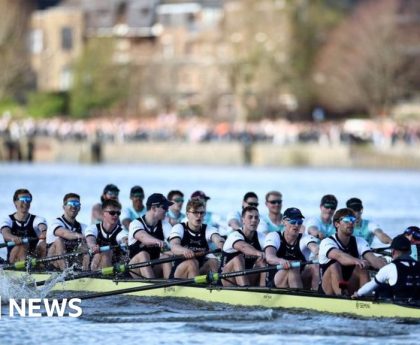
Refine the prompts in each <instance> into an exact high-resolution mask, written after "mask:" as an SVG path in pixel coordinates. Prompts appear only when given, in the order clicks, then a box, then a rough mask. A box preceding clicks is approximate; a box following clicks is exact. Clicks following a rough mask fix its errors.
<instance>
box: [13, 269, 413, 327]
mask: <svg viewBox="0 0 420 345" xmlns="http://www.w3.org/2000/svg"><path fill="white" fill-rule="evenodd" d="M7 274H11V275H13V276H16V275H22V274H24V273H22V272H16V271H14V272H11V271H10V272H7ZM49 276H50V275H49V274H47V273H33V274H32V277H33V278H34V279H35V280H36V281H42V280H45V279H47V278H48V277H49ZM159 282H160V283H161V282H162V280H159V281H157V280H156V281H154V282H150V281H144V280H138V279H111V278H105V277H99V278H98V277H95V278H93V277H88V278H78V279H74V280H68V281H64V282H60V283H57V284H56V285H55V286H54V288H53V290H54V291H61V292H64V291H74V292H83V294H87V293H88V292H95V293H101V292H107V291H117V290H123V289H127V288H133V287H140V286H147V285H149V286H150V285H151V284H155V283H159ZM128 294H129V295H134V296H148V297H171V298H184V299H194V300H200V301H203V302H208V303H225V304H229V305H235V306H250V307H265V308H284V309H293V310H309V311H314V312H320V313H331V314H340V315H351V316H356V317H375V318H410V319H411V318H412V319H420V308H419V307H418V306H413V305H407V304H397V303H393V302H391V301H384V300H381V301H375V300H372V299H350V298H346V297H331V296H325V295H320V294H317V293H312V292H307V291H305V292H303V291H297V290H290V289H276V288H263V287H221V286H213V285H208V286H203V285H197V284H192V285H188V286H179V285H174V286H170V287H165V288H159V289H150V290H145V291H137V292H130V293H128Z"/></svg>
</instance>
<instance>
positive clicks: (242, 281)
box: [222, 255, 249, 286]
mask: <svg viewBox="0 0 420 345" xmlns="http://www.w3.org/2000/svg"><path fill="white" fill-rule="evenodd" d="M244 269H245V258H244V256H243V255H237V256H235V257H234V258H233V259H232V260H230V261H229V262H228V263H227V264H226V265H225V266H224V267H223V271H222V272H223V273H226V272H235V271H243V270H244ZM222 284H223V286H232V285H238V286H248V285H249V280H248V277H247V276H245V275H243V276H238V277H235V278H229V279H222Z"/></svg>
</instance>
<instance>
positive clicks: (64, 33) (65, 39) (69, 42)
mask: <svg viewBox="0 0 420 345" xmlns="http://www.w3.org/2000/svg"><path fill="white" fill-rule="evenodd" d="M61 48H62V49H63V50H72V49H73V30H72V28H70V27H68V26H66V27H64V28H62V29H61Z"/></svg>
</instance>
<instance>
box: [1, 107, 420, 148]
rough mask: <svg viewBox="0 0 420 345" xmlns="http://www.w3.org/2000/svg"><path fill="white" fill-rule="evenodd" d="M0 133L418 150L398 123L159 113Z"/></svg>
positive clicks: (410, 128)
mask: <svg viewBox="0 0 420 345" xmlns="http://www.w3.org/2000/svg"><path fill="white" fill-rule="evenodd" d="M0 134H1V137H2V138H5V140H10V141H19V140H20V139H22V138H31V139H33V138H35V137H50V138H57V139H59V140H60V141H66V140H76V141H85V140H88V141H92V142H93V141H100V142H119V143H121V142H133V141H180V142H181V141H183V142H190V143H199V142H217V141H224V142H245V143H253V142H267V143H273V144H279V145H289V144H296V143H318V144H321V145H336V144H348V143H353V144H360V143H372V144H373V145H375V146H377V147H378V148H381V147H385V148H386V147H390V146H393V145H401V144H404V145H417V144H418V143H419V142H420V123H411V124H404V125H403V124H398V123H396V122H394V121H392V120H380V121H379V120H378V121H374V120H355V119H354V120H345V121H336V122H332V121H321V122H296V123H295V122H290V121H287V120H284V119H281V120H262V121H260V122H252V123H228V122H213V121H211V120H210V119H203V118H197V117H191V118H180V117H178V116H176V115H175V114H162V115H160V116H157V117H155V118H147V119H146V118H119V117H115V118H94V119H88V120H71V119H65V118H53V119H42V120H34V119H31V118H24V119H13V118H12V117H10V116H8V115H7V114H6V115H3V116H2V117H0Z"/></svg>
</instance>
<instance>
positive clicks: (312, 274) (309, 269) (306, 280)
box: [301, 264, 320, 291]
mask: <svg viewBox="0 0 420 345" xmlns="http://www.w3.org/2000/svg"><path fill="white" fill-rule="evenodd" d="M301 276H302V282H303V288H304V289H308V290H309V289H311V290H314V291H317V290H318V287H319V279H320V278H319V265H317V264H312V265H306V266H305V268H304V269H303V271H302V274H301Z"/></svg>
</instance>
